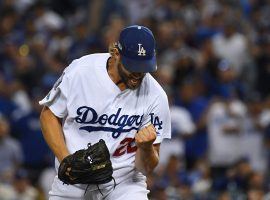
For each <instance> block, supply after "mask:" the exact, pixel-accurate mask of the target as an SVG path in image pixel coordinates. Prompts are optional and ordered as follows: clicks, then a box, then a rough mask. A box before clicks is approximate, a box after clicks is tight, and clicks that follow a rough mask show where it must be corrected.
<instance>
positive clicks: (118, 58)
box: [112, 47, 120, 60]
mask: <svg viewBox="0 0 270 200" xmlns="http://www.w3.org/2000/svg"><path fill="white" fill-rule="evenodd" d="M112 56H113V58H114V59H116V60H120V53H119V50H118V49H117V48H116V47H114V48H113V49H112Z"/></svg>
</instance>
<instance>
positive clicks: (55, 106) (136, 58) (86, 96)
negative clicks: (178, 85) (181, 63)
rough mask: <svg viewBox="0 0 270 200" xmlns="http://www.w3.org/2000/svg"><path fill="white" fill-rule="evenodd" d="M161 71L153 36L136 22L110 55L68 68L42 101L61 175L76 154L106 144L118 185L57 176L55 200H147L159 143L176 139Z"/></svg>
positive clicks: (95, 56) (92, 57) (82, 60)
mask: <svg viewBox="0 0 270 200" xmlns="http://www.w3.org/2000/svg"><path fill="white" fill-rule="evenodd" d="M156 69H157V64H156V55H155V39H154V36H153V34H152V32H151V31H150V30H149V29H148V28H146V27H144V26H137V25H134V26H129V27H126V28H124V29H123V30H122V31H121V33H120V36H119V41H118V42H117V43H115V44H113V45H112V46H111V47H110V49H109V53H97V54H90V55H86V56H83V57H81V58H79V59H76V60H74V61H73V62H72V63H71V64H70V65H69V66H68V67H67V68H66V69H65V70H64V72H63V74H62V76H61V77H60V78H59V79H58V81H57V82H56V83H55V85H54V87H53V88H52V89H51V91H50V92H49V93H48V95H47V96H46V97H45V98H44V99H43V100H41V101H40V104H41V105H44V108H43V110H42V112H41V116H40V121H41V127H42V132H43V135H44V138H45V140H46V142H47V143H48V145H49V147H50V148H51V150H52V151H53V153H54V154H55V156H56V159H55V166H56V170H57V169H58V167H59V164H61V162H63V160H65V158H67V157H68V156H69V155H71V154H74V152H76V151H77V150H80V149H85V148H86V147H87V145H88V143H89V142H90V143H91V144H95V143H97V142H98V141H99V140H100V139H103V140H104V141H105V143H106V146H107V148H108V150H109V154H110V160H111V163H112V168H113V179H114V180H111V181H110V182H108V183H105V184H90V185H87V184H73V185H72V184H63V182H62V181H61V180H60V179H59V176H56V177H55V179H54V182H53V184H52V189H51V191H50V193H49V195H50V200H64V199H65V200H66V199H72V200H74V199H75V200H77V199H80V200H81V199H95V200H98V199H109V200H127V199H128V200H132V199H134V200H135V199H136V200H144V199H147V194H148V192H149V191H148V190H147V186H146V175H147V174H149V173H151V172H152V171H153V170H154V168H155V167H156V166H157V164H158V161H159V147H160V143H161V142H162V140H163V139H164V138H170V137H171V127H170V124H171V122H170V111H169V106H168V100H167V95H166V93H165V92H164V91H163V89H162V88H161V86H160V85H159V84H158V83H157V81H156V80H155V79H154V78H153V77H152V76H151V75H150V74H149V72H154V71H156ZM89 162H90V161H89ZM60 166H61V165H60ZM68 170H71V171H72V169H70V168H69V169H68ZM65 174H67V175H69V171H67V172H65Z"/></svg>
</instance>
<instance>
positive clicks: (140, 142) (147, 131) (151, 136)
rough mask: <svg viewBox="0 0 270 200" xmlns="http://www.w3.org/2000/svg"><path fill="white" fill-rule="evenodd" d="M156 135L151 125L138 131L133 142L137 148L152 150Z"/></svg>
mask: <svg viewBox="0 0 270 200" xmlns="http://www.w3.org/2000/svg"><path fill="white" fill-rule="evenodd" d="M156 137H157V134H156V129H155V127H154V126H153V124H150V125H148V126H146V127H145V128H143V129H142V130H140V131H139V132H138V133H136V135H135V142H136V145H137V147H138V148H141V149H149V148H152V145H153V143H154V141H155V140H156Z"/></svg>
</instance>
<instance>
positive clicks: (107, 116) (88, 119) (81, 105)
mask: <svg viewBox="0 0 270 200" xmlns="http://www.w3.org/2000/svg"><path fill="white" fill-rule="evenodd" d="M70 104H71V106H70V107H69V116H70V117H72V118H73V119H74V120H75V122H77V123H80V124H82V125H83V124H93V125H94V124H95V125H98V126H106V127H108V126H118V127H123V126H126V127H138V126H140V124H141V122H142V119H143V117H144V115H145V113H146V111H147V106H146V105H147V103H146V102H144V101H143V99H142V98H140V97H137V96H136V95H134V94H132V93H121V94H119V95H110V94H107V95H104V96H102V94H98V95H93V96H92V97H91V96H85V97H81V98H78V99H77V100H76V101H73V102H72V103H70Z"/></svg>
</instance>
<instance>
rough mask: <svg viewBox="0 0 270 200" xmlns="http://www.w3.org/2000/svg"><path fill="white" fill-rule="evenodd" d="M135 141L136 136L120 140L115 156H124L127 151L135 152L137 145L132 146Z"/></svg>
mask: <svg viewBox="0 0 270 200" xmlns="http://www.w3.org/2000/svg"><path fill="white" fill-rule="evenodd" d="M134 143H135V138H125V139H123V140H122V141H121V142H120V145H119V147H118V148H117V149H116V151H115V152H114V154H113V156H115V157H117V156H122V155H124V154H125V153H133V152H135V151H136V150H137V147H136V146H132V144H134Z"/></svg>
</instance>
